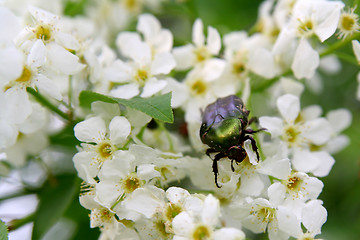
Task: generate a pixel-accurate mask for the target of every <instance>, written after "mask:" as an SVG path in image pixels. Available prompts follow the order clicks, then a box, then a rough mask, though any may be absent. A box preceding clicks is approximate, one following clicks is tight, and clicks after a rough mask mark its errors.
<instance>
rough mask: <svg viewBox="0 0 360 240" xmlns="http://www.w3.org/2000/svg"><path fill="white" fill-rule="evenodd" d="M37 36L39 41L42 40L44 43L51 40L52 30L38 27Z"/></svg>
mask: <svg viewBox="0 0 360 240" xmlns="http://www.w3.org/2000/svg"><path fill="white" fill-rule="evenodd" d="M35 36H36V38H37V39H41V40H43V41H44V42H49V41H50V40H51V37H52V35H51V28H50V27H49V26H44V25H38V26H37V27H36V29H35Z"/></svg>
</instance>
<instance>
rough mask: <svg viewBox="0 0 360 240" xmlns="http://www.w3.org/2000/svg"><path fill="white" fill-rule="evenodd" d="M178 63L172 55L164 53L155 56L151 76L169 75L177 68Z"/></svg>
mask: <svg viewBox="0 0 360 240" xmlns="http://www.w3.org/2000/svg"><path fill="white" fill-rule="evenodd" d="M175 65H176V62H175V59H174V57H173V56H172V55H171V53H168V52H163V53H159V54H156V55H155V58H154V60H153V62H152V64H151V74H152V75H158V74H168V73H170V72H171V70H172V69H173V68H174V67H175Z"/></svg>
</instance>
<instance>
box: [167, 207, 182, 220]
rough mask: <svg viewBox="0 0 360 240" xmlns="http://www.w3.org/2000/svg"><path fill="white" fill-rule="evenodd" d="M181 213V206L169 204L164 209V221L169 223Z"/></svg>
mask: <svg viewBox="0 0 360 240" xmlns="http://www.w3.org/2000/svg"><path fill="white" fill-rule="evenodd" d="M181 212H182V207H181V206H179V205H176V204H172V203H169V204H168V205H167V207H166V209H165V216H166V219H167V220H169V221H170V222H171V221H172V220H173V219H174V218H175V217H176V216H177V215H178V214H179V213H181Z"/></svg>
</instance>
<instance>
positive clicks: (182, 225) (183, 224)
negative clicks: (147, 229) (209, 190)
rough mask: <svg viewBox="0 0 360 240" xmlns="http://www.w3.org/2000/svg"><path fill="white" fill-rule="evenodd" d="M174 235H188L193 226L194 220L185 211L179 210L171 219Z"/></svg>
mask: <svg viewBox="0 0 360 240" xmlns="http://www.w3.org/2000/svg"><path fill="white" fill-rule="evenodd" d="M172 227H173V230H174V233H175V235H180V236H188V235H189V233H190V231H191V230H192V229H193V228H194V222H193V220H192V218H191V217H190V215H189V214H188V213H187V212H181V213H179V214H178V215H176V217H175V218H174V219H173V221H172Z"/></svg>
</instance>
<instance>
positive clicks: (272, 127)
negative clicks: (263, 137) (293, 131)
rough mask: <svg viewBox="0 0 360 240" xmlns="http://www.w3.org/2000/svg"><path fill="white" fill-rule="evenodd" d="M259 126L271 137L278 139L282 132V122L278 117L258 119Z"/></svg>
mask: <svg viewBox="0 0 360 240" xmlns="http://www.w3.org/2000/svg"><path fill="white" fill-rule="evenodd" d="M259 122H260V126H261V127H263V128H265V129H266V131H268V132H270V133H271V136H272V137H278V136H280V135H281V134H282V132H283V122H282V120H281V119H280V118H278V117H260V118H259Z"/></svg>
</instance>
